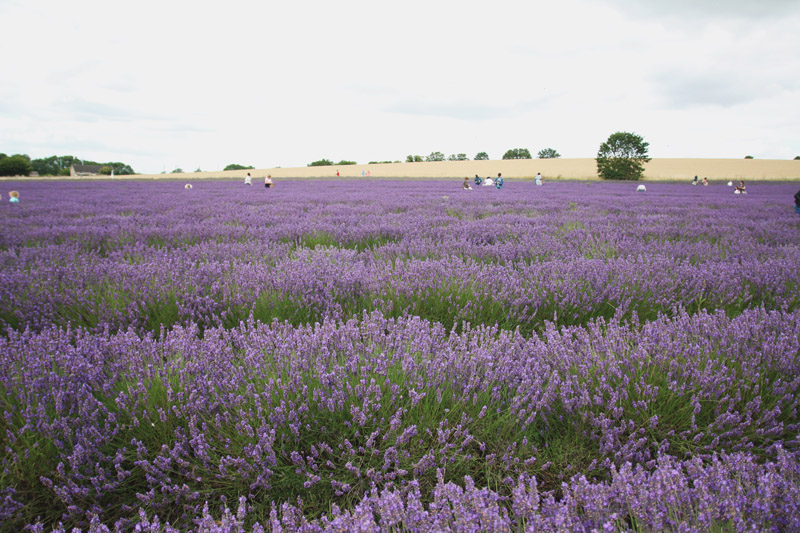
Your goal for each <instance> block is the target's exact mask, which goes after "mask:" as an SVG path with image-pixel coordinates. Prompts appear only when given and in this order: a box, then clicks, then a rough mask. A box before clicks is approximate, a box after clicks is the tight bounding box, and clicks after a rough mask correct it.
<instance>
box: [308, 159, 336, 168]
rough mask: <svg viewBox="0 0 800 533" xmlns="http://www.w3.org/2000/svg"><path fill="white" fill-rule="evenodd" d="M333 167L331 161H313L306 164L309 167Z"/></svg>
mask: <svg viewBox="0 0 800 533" xmlns="http://www.w3.org/2000/svg"><path fill="white" fill-rule="evenodd" d="M331 165H333V161H331V160H330V159H320V160H319V161H313V162H311V163H309V164H308V166H310V167H329V166H331Z"/></svg>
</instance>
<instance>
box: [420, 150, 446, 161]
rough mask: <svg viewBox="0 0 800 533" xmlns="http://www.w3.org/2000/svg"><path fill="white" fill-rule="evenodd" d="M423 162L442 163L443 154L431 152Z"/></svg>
mask: <svg viewBox="0 0 800 533" xmlns="http://www.w3.org/2000/svg"><path fill="white" fill-rule="evenodd" d="M425 161H444V154H443V153H442V152H431V155H429V156H426V157H425Z"/></svg>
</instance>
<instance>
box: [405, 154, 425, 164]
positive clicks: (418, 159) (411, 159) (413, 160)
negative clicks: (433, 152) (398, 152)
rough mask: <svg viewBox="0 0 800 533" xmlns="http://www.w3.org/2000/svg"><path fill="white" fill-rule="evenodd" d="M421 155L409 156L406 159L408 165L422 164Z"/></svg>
mask: <svg viewBox="0 0 800 533" xmlns="http://www.w3.org/2000/svg"><path fill="white" fill-rule="evenodd" d="M422 161H423V159H422V156H421V155H409V156H407V157H406V163H422Z"/></svg>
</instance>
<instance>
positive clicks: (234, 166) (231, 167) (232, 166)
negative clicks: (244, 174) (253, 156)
mask: <svg viewBox="0 0 800 533" xmlns="http://www.w3.org/2000/svg"><path fill="white" fill-rule="evenodd" d="M253 168H256V167H246V166H244V165H238V164H236V163H231V164H230V165H228V166H227V167H225V168H223V169H222V170H223V171H225V170H250V169H253Z"/></svg>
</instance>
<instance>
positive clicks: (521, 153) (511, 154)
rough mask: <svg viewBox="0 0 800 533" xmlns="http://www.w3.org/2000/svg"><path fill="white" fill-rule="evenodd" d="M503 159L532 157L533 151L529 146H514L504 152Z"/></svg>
mask: <svg viewBox="0 0 800 533" xmlns="http://www.w3.org/2000/svg"><path fill="white" fill-rule="evenodd" d="M503 159H532V158H531V152H530V150H528V149H527V148H512V149H511V150H509V151H507V152H506V153H505V154H503Z"/></svg>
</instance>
